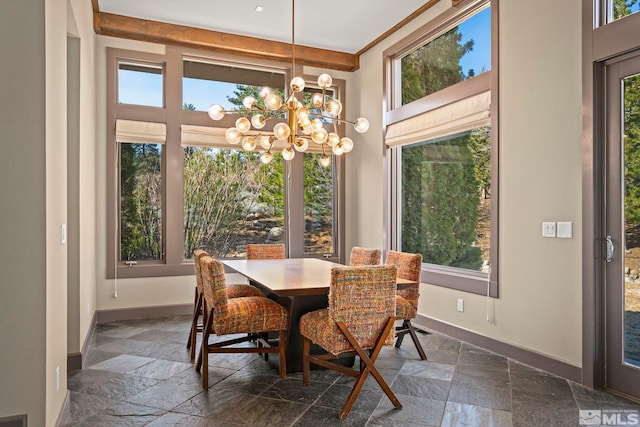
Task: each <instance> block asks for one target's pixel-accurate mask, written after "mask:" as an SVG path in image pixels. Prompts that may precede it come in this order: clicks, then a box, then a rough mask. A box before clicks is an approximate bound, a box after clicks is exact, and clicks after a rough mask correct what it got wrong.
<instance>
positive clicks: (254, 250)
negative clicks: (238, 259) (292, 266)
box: [247, 243, 285, 259]
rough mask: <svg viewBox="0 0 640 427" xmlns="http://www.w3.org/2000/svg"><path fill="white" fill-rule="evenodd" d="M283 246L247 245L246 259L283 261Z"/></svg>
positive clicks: (280, 244) (279, 244)
mask: <svg viewBox="0 0 640 427" xmlns="http://www.w3.org/2000/svg"><path fill="white" fill-rule="evenodd" d="M284 258H285V251H284V244H282V243H273V244H249V245H247V259H284Z"/></svg>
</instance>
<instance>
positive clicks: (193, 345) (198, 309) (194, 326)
mask: <svg viewBox="0 0 640 427" xmlns="http://www.w3.org/2000/svg"><path fill="white" fill-rule="evenodd" d="M196 292H197V291H196ZM203 299H204V298H203V297H202V294H201V293H199V295H198V297H197V300H196V304H195V311H194V313H193V321H192V322H191V336H190V338H191V343H190V345H188V346H187V348H190V349H191V354H190V357H191V361H192V362H193V359H195V357H196V338H197V335H198V329H199V328H198V318H199V317H200V313H202V304H203Z"/></svg>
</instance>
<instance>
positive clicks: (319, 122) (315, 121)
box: [311, 119, 324, 129]
mask: <svg viewBox="0 0 640 427" xmlns="http://www.w3.org/2000/svg"><path fill="white" fill-rule="evenodd" d="M311 126H313V128H314V129H322V127H323V126H324V124H323V123H322V120H320V119H313V120H311Z"/></svg>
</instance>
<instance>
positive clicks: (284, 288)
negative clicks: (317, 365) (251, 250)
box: [221, 258, 415, 373]
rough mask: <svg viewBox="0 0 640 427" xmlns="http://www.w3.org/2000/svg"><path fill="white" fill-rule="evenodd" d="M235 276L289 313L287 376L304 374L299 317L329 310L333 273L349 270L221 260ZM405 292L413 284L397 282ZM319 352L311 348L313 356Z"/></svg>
mask: <svg viewBox="0 0 640 427" xmlns="http://www.w3.org/2000/svg"><path fill="white" fill-rule="evenodd" d="M221 262H222V263H223V264H224V265H225V266H227V267H229V268H230V269H231V270H233V271H234V272H237V273H239V274H241V275H243V276H245V277H246V278H247V279H248V280H249V282H250V283H251V284H252V285H254V286H257V287H258V288H260V289H261V290H262V291H263V292H264V293H265V295H267V296H268V297H270V298H271V299H273V300H275V301H277V302H278V303H280V304H281V305H283V306H284V307H285V308H286V309H287V310H288V311H289V331H288V335H287V344H286V347H287V372H288V373H291V372H300V371H302V341H303V338H302V335H300V317H302V315H303V314H305V313H308V312H310V311H313V310H318V309H321V308H327V307H328V295H329V287H330V284H331V269H332V268H334V267H346V266H345V265H342V264H337V263H334V262H330V261H326V260H322V259H318V258H287V259H265V260H246V259H234V260H221ZM397 283H398V287H399V288H402V287H403V286H407V285H409V284H415V282H414V281H411V280H406V279H401V278H398V279H397ZM313 351H317V352H320V351H321V350H320V348H319V347H316V348H313V347H312V352H313Z"/></svg>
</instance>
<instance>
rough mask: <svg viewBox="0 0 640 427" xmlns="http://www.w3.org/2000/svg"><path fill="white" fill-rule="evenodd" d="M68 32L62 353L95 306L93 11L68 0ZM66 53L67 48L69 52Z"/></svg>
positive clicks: (78, 338)
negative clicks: (70, 63)
mask: <svg viewBox="0 0 640 427" xmlns="http://www.w3.org/2000/svg"><path fill="white" fill-rule="evenodd" d="M68 15H69V16H68V21H69V22H68V24H69V25H68V31H69V37H71V38H73V39H74V42H75V43H76V44H77V45H78V46H79V52H78V54H79V57H78V58H75V59H74V61H75V62H77V63H75V64H74V66H76V67H77V68H78V70H77V75H75V74H74V73H73V72H72V71H70V73H72V74H70V77H69V78H70V79H73V81H71V82H70V85H75V86H76V88H75V89H74V90H72V93H73V94H74V95H75V96H77V100H75V101H71V100H70V105H75V104H77V105H76V108H77V111H75V110H74V111H73V112H71V114H70V115H71V116H72V117H73V118H72V119H71V120H70V122H69V126H70V127H71V129H69V135H75V137H74V138H75V140H74V141H73V142H72V143H71V142H70V144H72V145H71V151H70V152H69V160H68V161H69V163H68V165H67V172H68V173H67V175H68V188H69V189H70V190H69V191H70V194H69V195H68V196H69V197H68V205H69V212H68V221H69V224H68V230H69V233H68V234H69V280H68V292H69V295H68V300H69V306H68V324H67V333H68V352H69V353H78V352H80V350H81V349H82V345H83V344H84V341H85V339H86V336H87V333H88V332H89V328H90V327H91V319H92V318H93V314H94V312H95V309H96V246H97V242H96V192H95V185H96V162H97V161H98V159H97V158H96V156H97V154H96V150H97V145H96V143H95V141H96V136H95V135H96V130H95V129H96V95H95V92H96V82H95V54H94V51H95V33H94V31H93V10H92V8H91V4H90V3H88V2H85V1H83V0H69V10H68ZM69 55H71V56H72V57H73V56H74V54H73V53H71V52H70V53H69Z"/></svg>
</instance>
